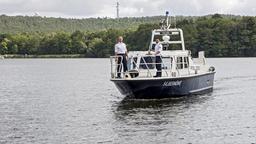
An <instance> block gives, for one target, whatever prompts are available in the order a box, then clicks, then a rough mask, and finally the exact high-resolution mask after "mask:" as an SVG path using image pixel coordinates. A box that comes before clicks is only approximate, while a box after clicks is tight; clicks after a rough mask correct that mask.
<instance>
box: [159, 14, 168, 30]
mask: <svg viewBox="0 0 256 144" xmlns="http://www.w3.org/2000/svg"><path fill="white" fill-rule="evenodd" d="M160 24H161V29H169V28H170V24H169V12H168V11H166V15H165V19H163V20H162V21H161V23H160Z"/></svg>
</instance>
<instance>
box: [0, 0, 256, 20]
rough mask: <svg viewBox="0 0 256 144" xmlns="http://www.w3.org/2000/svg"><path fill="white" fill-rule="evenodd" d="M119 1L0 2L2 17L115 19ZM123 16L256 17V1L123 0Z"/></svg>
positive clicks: (121, 2)
mask: <svg viewBox="0 0 256 144" xmlns="http://www.w3.org/2000/svg"><path fill="white" fill-rule="evenodd" d="M116 1H117V0H0V14H6V15H34V14H35V13H38V14H39V15H40V16H48V17H66V18H88V17H115V16H116ZM119 2H120V16H121V17H134V16H136V17H137V16H154V15H163V14H164V13H165V11H166V10H168V11H170V12H171V15H186V16H188V15H189V16H195V15H196V16H198V15H207V14H214V13H221V14H235V15H250V16H255V15H256V0H119Z"/></svg>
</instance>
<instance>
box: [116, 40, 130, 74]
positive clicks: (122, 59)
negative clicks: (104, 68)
mask: <svg viewBox="0 0 256 144" xmlns="http://www.w3.org/2000/svg"><path fill="white" fill-rule="evenodd" d="M115 55H116V56H118V59H117V64H118V66H117V77H118V78H121V73H122V71H121V70H122V66H123V71H124V72H126V71H127V56H128V52H127V48H126V44H125V43H123V37H122V36H119V37H118V38H117V44H116V45H115ZM121 64H122V65H121Z"/></svg>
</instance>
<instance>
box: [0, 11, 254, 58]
mask: <svg viewBox="0 0 256 144" xmlns="http://www.w3.org/2000/svg"><path fill="white" fill-rule="evenodd" d="M154 18H155V19H154V20H152V21H150V22H141V23H140V24H138V25H137V26H130V27H129V26H127V28H120V27H121V26H120V25H118V26H119V27H110V28H106V29H100V30H99V29H98V30H90V31H88V30H81V29H78V30H74V31H65V30H58V31H32V32H30V31H28V32H23V31H21V32H15V33H12V32H5V33H2V34H0V54H2V55H4V54H23V55H24V54H27V55H48V54H82V55H84V57H109V56H110V55H112V54H113V53H114V52H113V51H114V50H113V49H114V48H113V47H114V44H115V42H116V38H117V37H118V36H119V35H122V36H124V41H125V43H126V44H127V48H128V49H129V50H147V49H148V45H149V42H150V39H151V31H152V29H156V28H159V24H158V22H159V20H158V19H160V18H156V17H154ZM127 19H129V18H127ZM156 19H157V20H156ZM147 21H149V20H147ZM127 25H128V23H127ZM176 26H177V27H179V28H182V29H183V31H184V38H185V44H186V48H187V49H189V50H191V52H192V54H193V55H194V56H195V55H196V54H197V52H198V51H202V50H203V51H205V53H206V56H208V57H249V56H256V17H247V16H244V17H231V16H230V17H228V16H223V15H219V14H215V15H212V16H204V17H196V18H194V17H192V18H182V19H180V20H178V21H177V23H176ZM96 27H97V26H96Z"/></svg>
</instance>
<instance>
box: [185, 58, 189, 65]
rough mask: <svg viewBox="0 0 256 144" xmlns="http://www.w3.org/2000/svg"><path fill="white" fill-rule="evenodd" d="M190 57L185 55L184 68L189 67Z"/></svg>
mask: <svg viewBox="0 0 256 144" xmlns="http://www.w3.org/2000/svg"><path fill="white" fill-rule="evenodd" d="M188 65H189V64H188V57H184V68H188Z"/></svg>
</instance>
